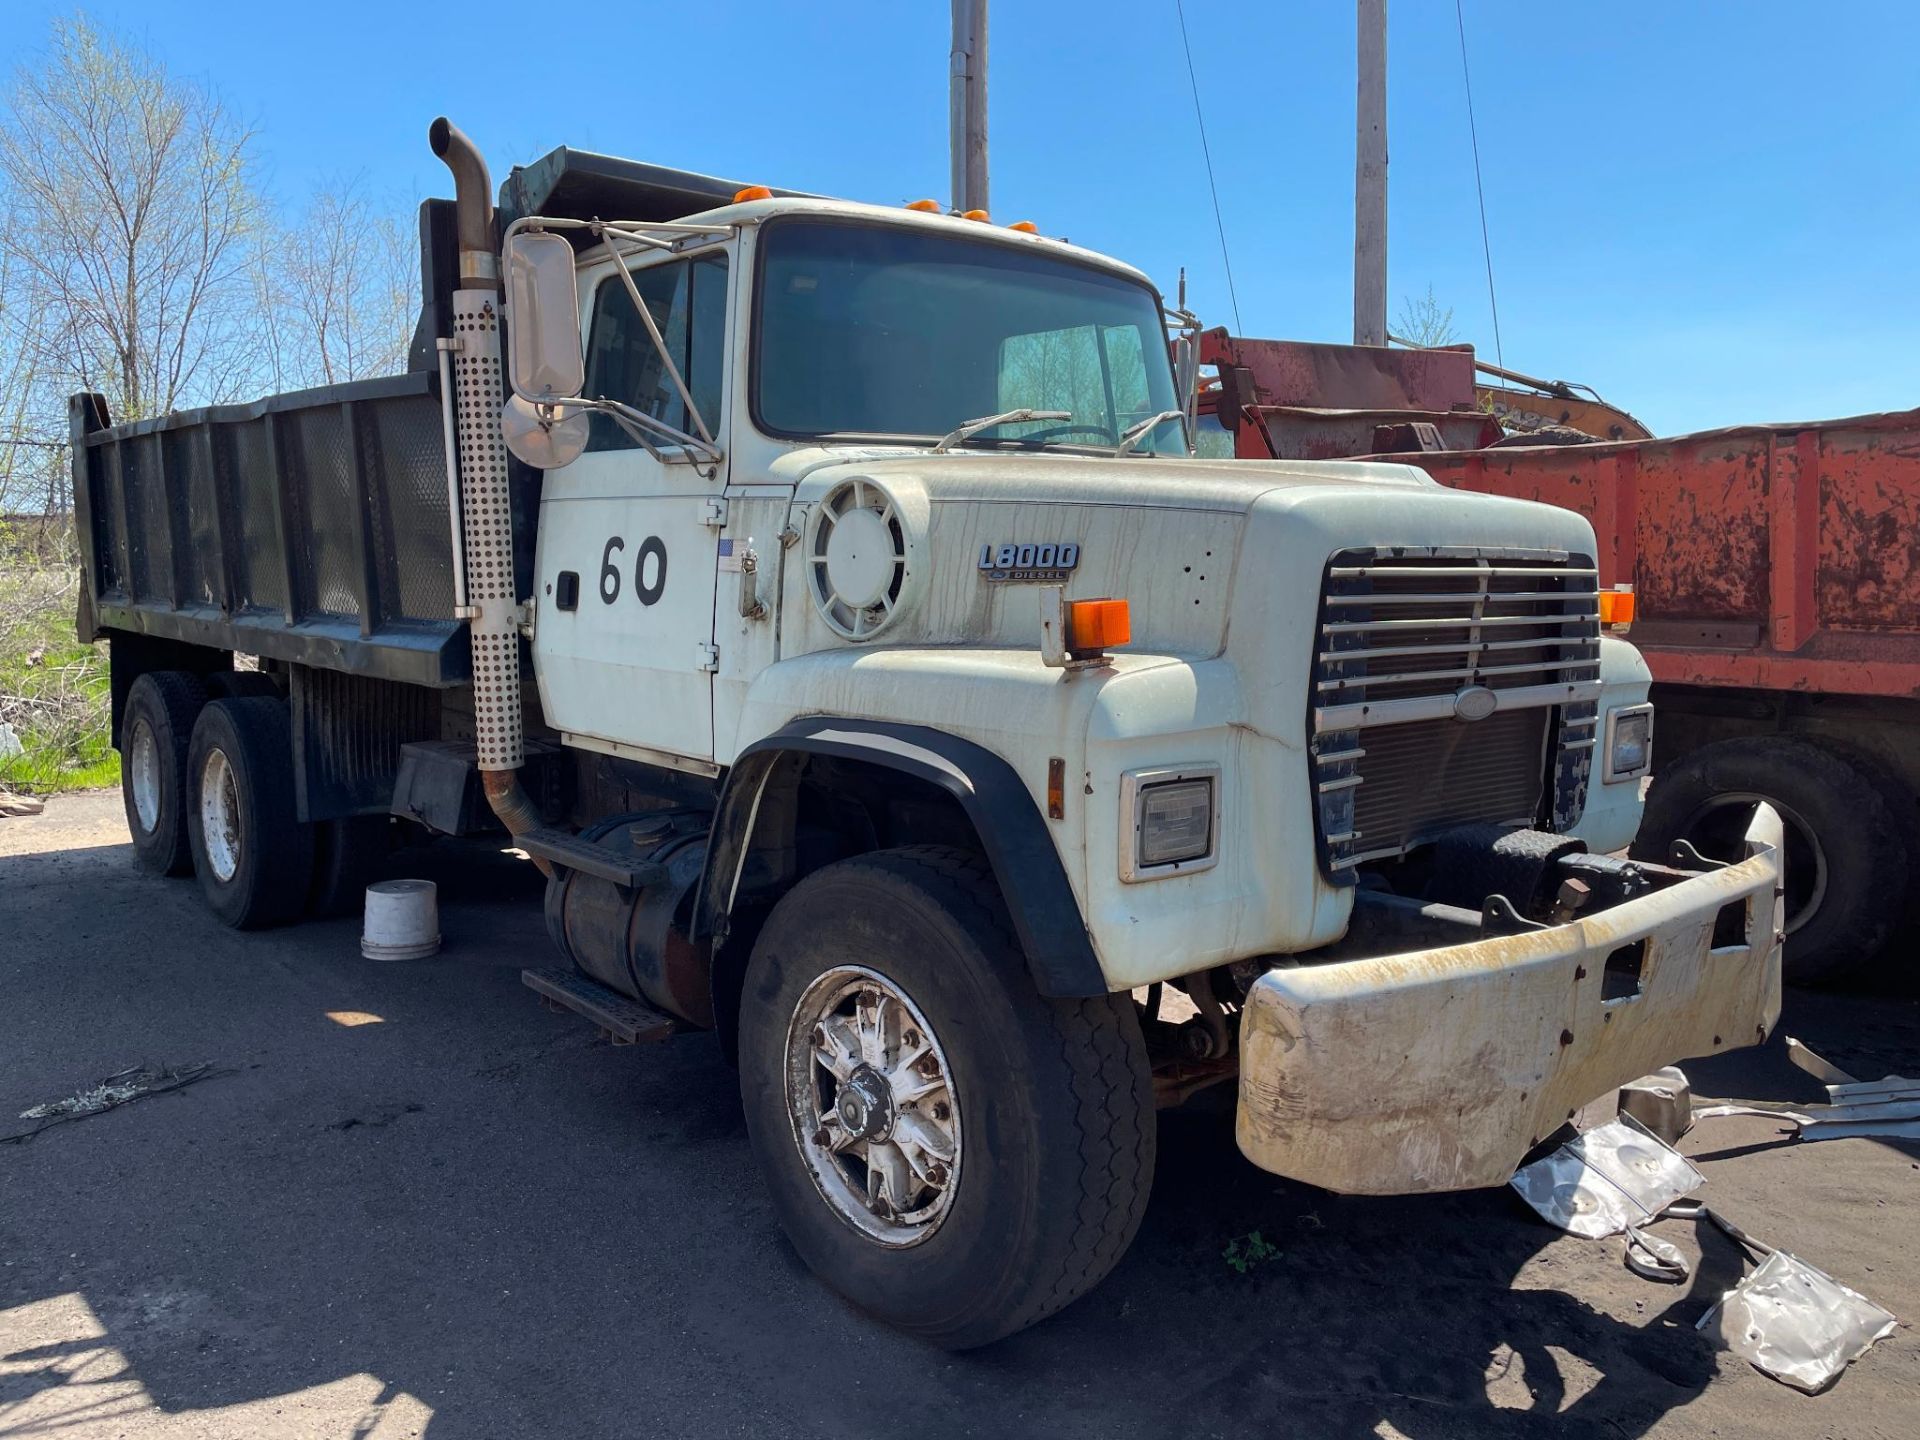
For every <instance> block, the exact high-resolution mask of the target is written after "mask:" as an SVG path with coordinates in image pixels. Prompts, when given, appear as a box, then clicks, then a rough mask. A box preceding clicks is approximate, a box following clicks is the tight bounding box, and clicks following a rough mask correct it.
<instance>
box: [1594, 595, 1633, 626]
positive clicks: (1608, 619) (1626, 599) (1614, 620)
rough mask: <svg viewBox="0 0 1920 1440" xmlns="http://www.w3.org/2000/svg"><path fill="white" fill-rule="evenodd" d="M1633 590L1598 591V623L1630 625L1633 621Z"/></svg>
mask: <svg viewBox="0 0 1920 1440" xmlns="http://www.w3.org/2000/svg"><path fill="white" fill-rule="evenodd" d="M1633 598H1634V597H1633V590H1632V589H1631V588H1628V589H1625V590H1602V591H1601V592H1600V623H1601V624H1602V625H1631V624H1632V623H1633V610H1634V604H1633Z"/></svg>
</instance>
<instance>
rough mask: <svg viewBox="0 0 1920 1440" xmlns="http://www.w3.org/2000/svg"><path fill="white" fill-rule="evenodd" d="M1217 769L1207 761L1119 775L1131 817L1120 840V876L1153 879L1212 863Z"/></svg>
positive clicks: (1213, 859)
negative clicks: (1183, 766)
mask: <svg viewBox="0 0 1920 1440" xmlns="http://www.w3.org/2000/svg"><path fill="white" fill-rule="evenodd" d="M1219 773H1220V772H1219V768H1218V767H1217V766H1211V765H1209V766H1190V767H1186V768H1183V769H1178V770H1171V769H1169V770H1130V771H1128V772H1127V773H1126V774H1125V775H1123V776H1121V779H1120V799H1121V805H1122V807H1123V809H1122V813H1123V814H1124V815H1125V817H1126V818H1127V820H1128V821H1129V824H1128V827H1127V831H1126V833H1125V836H1124V838H1123V840H1122V842H1121V843H1122V849H1121V855H1120V878H1121V879H1122V880H1155V879H1158V878H1160V877H1161V876H1163V875H1175V874H1187V873H1189V872H1191V871H1194V870H1204V869H1205V868H1206V867H1207V866H1209V865H1212V864H1213V863H1214V861H1215V860H1216V859H1217V858H1218V856H1216V855H1215V853H1214V841H1215V837H1216V835H1217V833H1218V817H1217V815H1216V813H1215V795H1216V792H1217V789H1218V785H1217V782H1218V779H1219Z"/></svg>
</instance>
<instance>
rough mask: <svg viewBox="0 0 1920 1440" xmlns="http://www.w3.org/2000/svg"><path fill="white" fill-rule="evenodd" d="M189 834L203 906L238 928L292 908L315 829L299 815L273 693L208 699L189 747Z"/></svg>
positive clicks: (295, 911) (298, 906)
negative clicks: (239, 698)
mask: <svg viewBox="0 0 1920 1440" xmlns="http://www.w3.org/2000/svg"><path fill="white" fill-rule="evenodd" d="M187 778H188V786H189V794H190V796H191V804H190V806H189V808H188V812H187V822H188V834H189V836H190V838H191V839H192V842H193V861H194V869H195V871H196V872H197V873H198V875H199V877H200V889H201V893H202V894H203V895H205V897H206V901H207V906H208V908H209V909H211V910H212V911H213V913H214V914H215V915H217V916H219V918H220V919H221V920H222V921H224V922H225V923H226V924H228V925H231V926H233V927H234V928H235V929H236V930H252V929H257V928H259V927H262V926H266V925H278V924H281V923H283V922H285V921H288V920H292V919H295V918H297V917H298V916H299V914H300V912H301V910H302V908H304V906H305V904H306V900H307V889H308V884H309V881H310V880H311V878H312V875H313V829H312V827H311V826H308V825H303V824H301V823H300V817H299V812H298V809H297V806H296V804H295V800H294V788H293V730H292V726H291V724H290V722H289V720H288V718H287V707H286V705H285V704H283V703H282V702H281V701H279V700H270V699H266V698H265V697H258V696H256V697H251V698H248V699H242V700H215V701H213V702H211V703H210V704H208V705H207V707H206V708H205V709H204V710H202V711H201V712H200V719H199V721H198V723H197V724H196V725H195V726H194V729H193V744H192V746H191V747H190V749H189V752H188V759H187Z"/></svg>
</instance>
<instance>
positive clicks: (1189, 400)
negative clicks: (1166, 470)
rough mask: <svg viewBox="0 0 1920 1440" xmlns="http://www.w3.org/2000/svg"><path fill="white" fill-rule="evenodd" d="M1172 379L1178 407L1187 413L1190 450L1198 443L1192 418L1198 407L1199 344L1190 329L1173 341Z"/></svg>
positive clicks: (1193, 418)
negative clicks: (1176, 391) (1176, 390)
mask: <svg viewBox="0 0 1920 1440" xmlns="http://www.w3.org/2000/svg"><path fill="white" fill-rule="evenodd" d="M1173 381H1174V384H1175V385H1177V386H1178V387H1179V396H1180V408H1181V409H1182V410H1184V411H1186V414H1187V446H1188V448H1189V449H1190V450H1191V449H1192V448H1193V447H1194V446H1195V445H1196V444H1197V443H1198V437H1197V436H1196V435H1195V433H1194V420H1195V416H1196V415H1197V414H1198V412H1199V408H1200V346H1199V345H1198V344H1197V343H1196V342H1195V341H1194V338H1193V334H1192V332H1190V331H1189V332H1188V333H1186V334H1183V335H1181V336H1179V337H1178V338H1177V339H1175V341H1174V342H1173Z"/></svg>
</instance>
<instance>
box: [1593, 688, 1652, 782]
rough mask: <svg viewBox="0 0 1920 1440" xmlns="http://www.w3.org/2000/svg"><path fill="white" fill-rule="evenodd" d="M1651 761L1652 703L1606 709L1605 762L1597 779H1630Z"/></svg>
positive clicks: (1643, 770)
mask: <svg viewBox="0 0 1920 1440" xmlns="http://www.w3.org/2000/svg"><path fill="white" fill-rule="evenodd" d="M1652 764H1653V706H1651V705H1629V706H1625V707H1623V708H1622V709H1619V710H1609V711H1608V712H1607V761H1606V765H1605V767H1604V768H1603V771H1602V774H1601V779H1603V780H1605V781H1608V782H1609V783H1611V782H1612V781H1615V780H1632V779H1634V778H1636V777H1637V776H1641V775H1644V774H1646V773H1647V771H1648V769H1649V768H1650V767H1651V766H1652Z"/></svg>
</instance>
